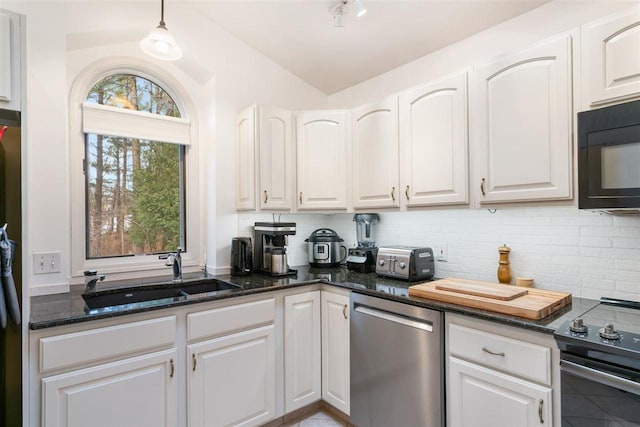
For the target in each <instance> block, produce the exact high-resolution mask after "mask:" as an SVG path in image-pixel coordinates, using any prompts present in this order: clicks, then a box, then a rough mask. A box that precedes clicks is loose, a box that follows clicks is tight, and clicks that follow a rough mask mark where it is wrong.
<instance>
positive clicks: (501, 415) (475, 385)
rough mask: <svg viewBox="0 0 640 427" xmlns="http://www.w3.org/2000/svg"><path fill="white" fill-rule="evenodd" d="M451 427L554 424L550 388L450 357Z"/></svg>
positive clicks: (449, 422) (449, 393) (509, 426)
mask: <svg viewBox="0 0 640 427" xmlns="http://www.w3.org/2000/svg"><path fill="white" fill-rule="evenodd" d="M448 386H449V392H448V396H447V397H448V402H449V403H448V404H449V405H450V411H449V414H450V417H451V418H450V419H449V421H448V426H449V427H463V426H464V427H483V426H486V427H515V426H518V427H529V426H531V427H533V426H545V425H546V426H549V425H552V422H551V388H549V387H544V386H540V385H537V384H534V383H531V382H529V381H525V380H521V379H519V378H517V377H514V376H511V375H507V374H503V373H501V372H498V371H494V370H492V369H489V368H486V367H483V366H480V365H476V364H474V363H470V362H466V361H464V360H460V359H457V358H455V357H450V358H449V381H448Z"/></svg>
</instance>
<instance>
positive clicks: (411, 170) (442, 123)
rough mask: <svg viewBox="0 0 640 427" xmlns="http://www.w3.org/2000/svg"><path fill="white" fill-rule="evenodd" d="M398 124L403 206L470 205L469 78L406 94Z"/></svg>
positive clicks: (452, 79)
mask: <svg viewBox="0 0 640 427" xmlns="http://www.w3.org/2000/svg"><path fill="white" fill-rule="evenodd" d="M400 120H401V122H400V129H401V132H402V139H401V143H400V144H401V146H400V151H401V153H402V154H401V155H402V157H401V162H402V163H401V165H402V167H401V169H402V171H403V177H402V183H403V188H402V192H403V195H402V197H403V198H404V201H405V205H406V206H428V205H443V204H455V203H468V201H469V197H468V182H469V178H468V174H467V170H468V160H467V159H468V146H469V143H468V132H467V73H466V72H465V73H461V74H458V75H455V76H452V77H449V78H446V79H444V80H441V81H438V82H434V83H432V84H428V85H426V86H421V87H418V88H415V89H411V90H408V91H406V92H405V93H404V94H403V95H402V97H401V100H400Z"/></svg>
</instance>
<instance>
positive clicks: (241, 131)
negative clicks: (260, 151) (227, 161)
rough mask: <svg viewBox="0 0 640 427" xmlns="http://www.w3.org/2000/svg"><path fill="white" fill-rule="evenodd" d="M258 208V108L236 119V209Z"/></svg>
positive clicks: (247, 111) (241, 114)
mask: <svg viewBox="0 0 640 427" xmlns="http://www.w3.org/2000/svg"><path fill="white" fill-rule="evenodd" d="M255 208H256V106H255V105H252V106H251V107H249V108H247V109H246V110H244V111H242V112H240V114H238V117H237V119H236V209H238V210H254V209H255Z"/></svg>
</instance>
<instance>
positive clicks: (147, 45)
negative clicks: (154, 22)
mask: <svg viewBox="0 0 640 427" xmlns="http://www.w3.org/2000/svg"><path fill="white" fill-rule="evenodd" d="M160 7H161V12H160V24H158V26H157V27H156V28H154V29H153V30H151V31H149V34H148V35H147V37H145V38H143V39H142V40H141V41H140V48H141V49H142V51H143V52H144V53H146V54H147V55H149V56H151V57H153V58H156V59H161V60H163V61H177V60H178V59H180V58H182V49H180V46H178V43H176V39H174V38H173V35H172V34H171V33H170V32H169V30H167V27H166V25H165V23H164V0H161V6H160Z"/></svg>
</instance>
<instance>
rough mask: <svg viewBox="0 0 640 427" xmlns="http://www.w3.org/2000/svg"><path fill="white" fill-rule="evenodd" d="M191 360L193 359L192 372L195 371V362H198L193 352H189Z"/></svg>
mask: <svg viewBox="0 0 640 427" xmlns="http://www.w3.org/2000/svg"><path fill="white" fill-rule="evenodd" d="M191 360H192V361H193V368H192V370H193V372H195V371H196V364H197V363H198V362H197V361H196V354H195V353H192V354H191Z"/></svg>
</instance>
